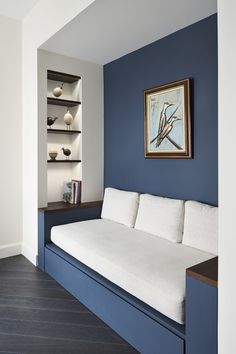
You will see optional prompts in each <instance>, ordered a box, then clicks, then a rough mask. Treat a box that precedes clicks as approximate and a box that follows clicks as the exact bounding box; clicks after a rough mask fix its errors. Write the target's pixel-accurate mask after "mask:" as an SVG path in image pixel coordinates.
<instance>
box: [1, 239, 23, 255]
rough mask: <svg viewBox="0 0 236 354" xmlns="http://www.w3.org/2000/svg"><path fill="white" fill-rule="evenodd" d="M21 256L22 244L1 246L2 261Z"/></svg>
mask: <svg viewBox="0 0 236 354" xmlns="http://www.w3.org/2000/svg"><path fill="white" fill-rule="evenodd" d="M18 254H21V243H9V244H8V245H4V246H0V259H1V258H7V257H12V256H17V255H18Z"/></svg>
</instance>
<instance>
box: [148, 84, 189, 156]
mask: <svg viewBox="0 0 236 354" xmlns="http://www.w3.org/2000/svg"><path fill="white" fill-rule="evenodd" d="M144 149H145V157H146V158H191V157H192V149H191V119H190V79H184V80H179V81H175V82H172V83H169V84H166V85H162V86H158V87H154V88H151V89H148V90H145V91H144Z"/></svg>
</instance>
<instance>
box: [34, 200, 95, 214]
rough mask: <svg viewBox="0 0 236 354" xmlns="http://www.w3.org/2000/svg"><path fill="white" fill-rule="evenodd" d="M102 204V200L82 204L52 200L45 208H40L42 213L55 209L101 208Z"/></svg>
mask: <svg viewBox="0 0 236 354" xmlns="http://www.w3.org/2000/svg"><path fill="white" fill-rule="evenodd" d="M101 206H102V201H95V202H85V203H80V204H70V203H65V202H52V203H48V206H47V207H45V208H39V212H41V213H50V212H54V211H65V210H70V209H84V208H99V207H101Z"/></svg>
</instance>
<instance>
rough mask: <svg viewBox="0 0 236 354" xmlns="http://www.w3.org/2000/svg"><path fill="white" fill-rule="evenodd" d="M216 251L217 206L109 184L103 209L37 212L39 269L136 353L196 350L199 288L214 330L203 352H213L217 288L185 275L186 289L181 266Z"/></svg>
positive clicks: (190, 353)
mask: <svg viewBox="0 0 236 354" xmlns="http://www.w3.org/2000/svg"><path fill="white" fill-rule="evenodd" d="M100 215H101V218H100ZM76 221H77V222H76ZM216 254H217V208H213V207H210V206H207V205H203V204H201V203H197V202H186V203H184V202H183V201H180V200H173V199H168V198H160V197H155V196H151V195H147V194H142V195H139V194H138V193H134V192H125V191H119V190H115V189H112V188H107V189H106V192H105V197H104V204H103V207H102V212H101V206H100V205H98V204H94V205H93V206H92V205H90V206H89V205H87V207H86V208H79V209H70V210H69V212H68V210H67V211H64V212H62V213H60V211H56V210H51V212H48V213H45V210H41V212H40V213H39V266H40V268H41V269H42V270H45V271H46V272H48V273H49V274H50V275H51V276H52V277H53V278H55V279H56V280H57V281H58V282H59V283H61V284H62V285H63V286H64V287H65V288H66V289H67V290H68V291H70V292H71V293H72V294H73V295H74V296H75V297H77V298H78V299H79V300H80V301H81V302H83V303H84V304H85V305H86V306H87V307H88V308H90V309H91V310H92V311H93V312H94V313H95V314H97V315H98V316H99V317H100V318H101V319H103V320H104V321H105V322H106V323H107V324H108V325H110V326H111V327H112V328H113V329H114V330H116V331H117V332H118V333H119V334H120V335H121V336H122V337H124V338H125V339H126V340H127V341H128V342H129V343H130V344H131V345H133V346H134V347H135V348H136V349H137V350H139V351H140V352H141V353H156V354H180V353H181V354H183V353H187V354H195V352H194V350H195V349H194V348H195V344H194V343H195V342H197V341H198V340H201V338H199V332H198V333H194V331H192V328H190V329H189V331H188V328H187V327H188V322H189V323H191V321H192V323H193V324H192V327H194V326H195V325H196V323H197V322H198V321H199V314H200V312H201V311H200V310H201V309H198V307H199V306H200V307H201V303H200V304H197V301H195V300H198V302H199V297H200V293H201V292H202V291H203V296H204V306H206V305H207V307H208V312H209V311H210V313H209V316H208V318H207V319H206V320H205V322H204V324H202V326H205V325H206V326H208V328H207V327H206V330H207V331H209V325H210V326H211V328H213V330H212V334H211V335H209V336H207V338H208V339H207V340H206V342H204V343H201V345H202V346H203V347H204V349H203V350H205V351H202V352H201V353H202V354H204V353H208V354H211V353H215V350H216V349H215V348H216V343H215V342H216V338H215V327H216V313H214V310H216V309H215V307H214V306H216V304H215V303H216V302H217V292H216V288H215V287H212V285H209V284H204V286H207V287H206V289H205V288H204V287H203V289H202V288H201V286H202V284H203V283H202V279H201V280H199V279H197V280H193V279H192V278H191V279H190V277H189V281H188V280H187V281H188V283H187V290H186V269H187V268H189V267H191V266H194V265H195V264H198V263H202V262H205V261H208V260H210V259H212V258H213V257H214V256H215V255H216ZM187 279H188V278H187ZM196 281H197V283H196ZM199 281H200V284H198V282H199ZM201 283H202V284H201ZM196 286H197V288H196V289H195V287H196ZM209 286H210V290H212V289H213V290H214V291H213V293H211V291H209V289H208V287H209ZM211 287H212V289H211ZM193 289H195V290H193ZM186 291H187V292H189V294H190V295H189V298H188V297H187V296H188V294H187V295H186ZM198 291H199V294H198ZM208 298H209V299H208ZM185 300H186V301H187V306H185ZM208 302H209V305H208ZM192 309H193V310H192ZM196 310H197V313H196ZM203 311H204V312H205V308H204V309H203ZM205 314H206V313H205ZM214 316H215V317H214ZM195 317H197V318H196V320H195ZM185 318H186V321H185ZM212 318H213V319H212ZM193 320H194V321H193ZM185 323H186V325H185ZM188 333H189V335H188ZM187 337H188V338H187ZM202 340H205V339H202ZM186 343H187V345H186ZM190 350H191V351H190ZM197 350H198V348H197V347H196V353H197V352H198V351H197Z"/></svg>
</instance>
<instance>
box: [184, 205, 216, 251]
mask: <svg viewBox="0 0 236 354" xmlns="http://www.w3.org/2000/svg"><path fill="white" fill-rule="evenodd" d="M183 244H185V245H187V246H191V247H195V248H198V249H199V250H202V251H205V252H209V253H213V254H217V253H218V208H217V207H212V206H210V205H207V204H202V203H199V202H194V201H188V202H186V203H185V218H184V236H183Z"/></svg>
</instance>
